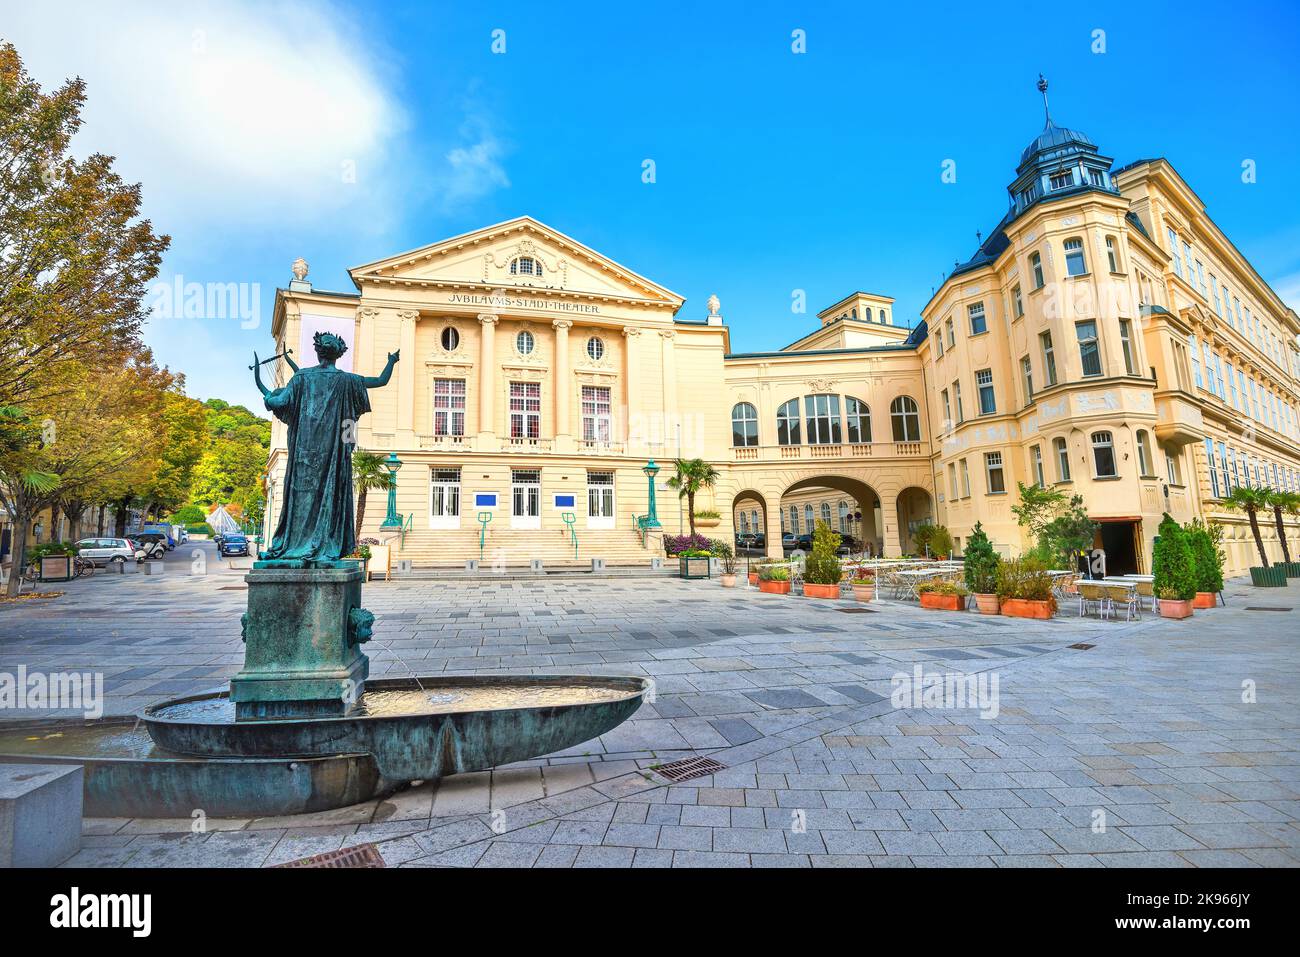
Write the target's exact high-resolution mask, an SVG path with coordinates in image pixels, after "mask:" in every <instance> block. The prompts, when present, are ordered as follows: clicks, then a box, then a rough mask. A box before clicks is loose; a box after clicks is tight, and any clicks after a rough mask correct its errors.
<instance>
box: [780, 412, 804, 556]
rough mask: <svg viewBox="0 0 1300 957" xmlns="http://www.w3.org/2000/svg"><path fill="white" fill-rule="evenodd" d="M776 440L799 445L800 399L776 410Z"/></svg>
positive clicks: (785, 443)
mask: <svg viewBox="0 0 1300 957" xmlns="http://www.w3.org/2000/svg"><path fill="white" fill-rule="evenodd" d="M776 440H777V442H779V443H780V444H781V445H798V444H799V400H798V399H791V400H790V401H789V402H786V403H785V404H783V405H782V406H781V408H779V409H777V410H776ZM796 534H798V533H796Z"/></svg>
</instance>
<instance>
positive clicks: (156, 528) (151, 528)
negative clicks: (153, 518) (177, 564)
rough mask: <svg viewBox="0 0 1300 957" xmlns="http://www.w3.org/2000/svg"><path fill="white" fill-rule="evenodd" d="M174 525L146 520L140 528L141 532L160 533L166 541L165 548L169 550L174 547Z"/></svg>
mask: <svg viewBox="0 0 1300 957" xmlns="http://www.w3.org/2000/svg"><path fill="white" fill-rule="evenodd" d="M176 527H177V526H175V525H164V524H162V523H161V522H148V523H146V524H145V525H144V526H143V527H142V528H141V530H140V531H141V533H142V534H143V533H146V532H148V533H151V534H153V533H156V534H159V535H161V536H162V537H163V538H164V540H166V542H167V550H168V551H171V550H172V549H173V548H175V547H176V533H175V529H176Z"/></svg>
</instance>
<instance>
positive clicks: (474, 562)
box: [465, 558, 478, 572]
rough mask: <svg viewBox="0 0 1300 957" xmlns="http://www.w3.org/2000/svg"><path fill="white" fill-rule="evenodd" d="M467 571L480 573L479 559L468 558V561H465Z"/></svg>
mask: <svg viewBox="0 0 1300 957" xmlns="http://www.w3.org/2000/svg"><path fill="white" fill-rule="evenodd" d="M465 571H467V572H476V571H478V559H477V558H468V559H466V560H465Z"/></svg>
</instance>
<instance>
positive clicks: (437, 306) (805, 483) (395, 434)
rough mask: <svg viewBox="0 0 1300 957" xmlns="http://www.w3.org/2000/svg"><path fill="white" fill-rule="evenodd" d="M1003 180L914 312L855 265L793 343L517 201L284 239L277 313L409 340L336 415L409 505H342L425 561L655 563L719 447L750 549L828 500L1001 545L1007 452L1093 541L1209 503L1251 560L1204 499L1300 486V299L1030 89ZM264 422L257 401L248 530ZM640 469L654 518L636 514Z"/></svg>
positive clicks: (365, 351)
mask: <svg viewBox="0 0 1300 957" xmlns="http://www.w3.org/2000/svg"><path fill="white" fill-rule="evenodd" d="M1009 193H1010V205H1009V209H1008V211H1007V212H1006V215H1005V216H1003V218H1002V220H1001V221H1000V222H999V223H998V224H997V226H996V227H995V228H994V229H993V230H992V232H991V233H990V235H989V236H988V238H987V239H985V240H983V241H982V243H981V244H980V246H979V249H978V250H977V252H976V253H975V255H974V256H972V257H971V258H970V259H969V260H968V261H967V262H966V263H964V264H962V265H961V266H959V267H958V268H957V269H955V270H954V271H953V273H952V274H951V275H950V276H949V277H948V278H947V280H946V281H945V282H944V284H943V285H942V287H941V288H940V289H939V290H938V291H937V292H936V293H935V294H934V296H933V298H932V299H931V300H930V302H929V303H927V304H926V306H925V307H924V309H923V310H922V320H923V321H922V322H919V323H917V325H916V326H915V327H911V328H909V327H907V326H905V325H903V324H901V323H896V317H895V315H894V309H893V305H894V300H893V299H892V298H890V297H888V296H883V295H877V294H872V293H865V292H856V293H853V294H852V295H850V296H847V297H846V298H844V299H843V300H841V301H840V302H837V303H835V304H834V305H833V306H831V307H829V308H827V309H825V310H823V311H822V312H821V313H819V315H818V319H819V325H818V326H817V328H816V329H814V330H812V331H810V332H809V333H808V334H807V335H805V336H803V337H802V338H800V339H798V340H796V341H795V342H792V343H791V344H790V345H788V346H786V347H785V348H783V349H780V350H776V351H772V352H733V351H732V347H731V340H730V331H729V328H728V326H727V325H725V324H724V322H723V319H722V316H721V315H720V312H719V309H720V304H719V303H718V301H717V299H716V297H710V300H709V303H708V310H707V313H705V314H703V315H699V314H696V315H691V316H683V315H681V310H682V305H683V300H682V298H681V297H680V296H678V295H676V294H674V293H673V292H671V291H670V290H669V289H667V288H665V287H663V286H661V285H659V284H658V283H656V282H654V281H652V280H650V279H647V278H645V277H643V276H640V275H638V274H637V273H634V272H632V271H631V270H630V269H628V268H626V267H624V266H622V265H620V264H619V263H616V262H614V261H612V260H610V259H609V258H607V257H605V256H603V255H602V254H600V253H599V252H597V251H595V250H593V249H590V248H588V247H587V246H584V245H582V244H581V243H580V242H578V241H577V240H574V239H572V238H570V237H568V236H565V235H564V234H562V233H560V232H558V231H556V230H554V229H551V228H550V227H548V226H545V225H543V224H541V223H539V222H537V221H536V220H533V219H531V218H528V217H521V218H518V219H514V220H510V221H508V222H505V223H500V224H498V225H495V226H489V227H486V228H484V229H480V230H476V231H474V232H471V233H467V234H465V235H462V236H456V237H453V238H451V239H447V240H443V241H441V242H437V243H434V244H432V245H430V246H426V247H423V248H420V249H416V250H412V251H410V252H406V253H401V254H398V255H395V256H391V257H388V258H385V259H381V260H377V261H375V262H372V263H368V264H366V265H363V266H358V267H357V268H355V269H353V270H351V276H352V280H353V283H354V285H355V286H356V290H357V291H356V292H355V293H348V294H341V293H326V292H321V291H317V290H314V289H313V288H312V286H311V284H310V283H309V282H308V281H306V279H305V275H306V270H305V263H299V264H295V265H296V269H295V274H296V276H297V278H296V279H295V280H294V281H293V282H292V283H290V285H289V288H288V289H283V290H280V291H279V292H278V294H277V297H276V305H275V315H274V321H273V326H272V331H273V335H274V337H275V340H276V349H277V352H283V351H284V349H285V348H292V349H293V350H294V354H295V357H296V358H297V360H298V361H299V362H307V363H310V362H313V361H314V356H313V353H312V349H311V337H312V334H313V333H314V332H316V331H321V330H328V331H334V332H338V333H340V334H341V335H343V338H344V340H345V341H346V342H347V343H348V344H349V347H350V350H349V353H348V355H346V356H345V357H344V360H343V361H342V362H341V363H340V365H342V366H343V367H345V368H352V369H353V370H354V371H358V372H363V373H366V374H375V373H377V372H378V371H379V370H380V369H381V368H382V367H383V365H384V361H385V358H386V356H387V354H388V353H389V352H392V351H394V350H397V349H400V350H401V361H400V362H399V364H398V366H397V369H396V372H395V374H394V377H393V380H392V382H391V383H390V384H389V385H388V387H386V388H384V389H378V390H374V391H372V393H371V402H372V405H373V411H372V413H371V414H369V415H367V416H365V417H364V418H363V419H362V420H361V422H360V423H359V425H358V430H357V435H356V439H357V443H358V446H359V447H360V448H363V449H367V450H371V451H375V452H379V453H382V454H385V455H387V454H388V453H390V452H392V453H395V454H396V456H397V458H398V459H399V461H400V462H401V469H400V471H399V473H398V485H397V493H396V512H397V513H398V515H399V516H400V519H401V522H402V528H401V529H400V531H399V530H398V529H397V528H388V527H383V525H382V523H383V522H384V520H385V517H386V514H387V509H386V505H387V503H386V501H385V499H384V495H383V493H372V494H371V495H370V496H369V497H368V502H367V511H366V516H365V521H364V527H363V534H364V535H369V536H374V537H377V538H380V539H383V540H389V539H393V540H395V541H396V542H397V544H398V546H399V547H398V550H397V552H396V558H397V559H399V560H400V559H406V560H409V561H411V562H412V564H413V565H415V566H417V567H418V566H459V565H461V564H463V563H464V562H465V560H467V559H477V558H480V556H481V558H482V560H483V561H484V562H485V563H487V562H495V563H498V564H504V565H508V566H518V565H525V564H527V563H528V562H529V561H530V560H531V559H541V560H542V561H543V562H544V563H546V564H548V565H556V564H567V563H575V562H576V563H580V564H586V563H587V562H588V561H589V560H590V559H591V558H604V559H605V560H606V561H608V562H609V563H611V564H620V563H621V564H628V563H637V564H640V563H645V562H646V561H647V560H648V559H649V558H650V557H651V556H654V555H661V554H662V542H661V539H660V536H661V535H662V534H677V533H678V532H679V531H681V530H684V528H685V525H686V519H685V518H684V517H683V516H681V514H680V507H679V504H678V501H677V499H676V495H675V493H674V492H672V491H670V490H669V489H667V488H666V486H665V480H666V479H667V477H668V476H669V474H670V473H671V471H672V469H671V463H672V461H673V459H675V458H678V457H686V458H694V457H700V458H704V459H706V460H708V461H710V462H711V463H713V465H714V466H715V467H716V468H717V470H718V472H719V473H720V478H719V480H718V482H717V484H716V486H715V488H713V489H712V490H710V491H708V492H705V493H703V494H702V495H701V496H700V497H699V499H698V500H697V502H696V509H697V511H700V510H705V509H713V510H716V511H717V512H719V513H720V516H721V520H720V522H719V523H718V524H717V526H716V527H708V528H703V529H701V531H702V532H703V533H704V534H709V535H713V536H716V537H722V538H726V539H730V538H731V536H732V535H734V534H736V533H743V534H754V533H761V534H762V535H763V536H764V539H765V541H764V545H765V547H766V549H767V551H768V552H769V553H770V554H777V555H779V554H781V551H782V546H781V542H782V536H783V534H787V535H793V536H798V535H801V534H808V533H809V532H810V531H811V529H810V527H809V525H808V523H809V520H810V519H811V520H813V521H815V520H816V519H819V518H829V519H830V524H831V525H832V526H833V527H836V528H838V529H840V530H842V531H844V532H845V533H846V534H850V535H852V536H853V537H854V538H855V539H857V540H858V541H860V542H862V543H864V544H865V545H866V546H867V547H868V548H870V549H871V550H873V551H878V552H882V553H883V554H886V555H891V554H894V555H896V554H900V553H905V552H910V551H913V550H914V542H913V539H912V532H913V531H914V530H915V528H916V527H917V526H918V525H919V524H921V523H923V522H938V523H942V524H944V525H946V526H948V528H949V530H950V531H951V533H952V534H953V536H954V538H955V539H956V541H957V545H958V549H959V550H960V547H961V543H962V541H964V540H965V538H966V537H967V536H969V534H970V531H971V528H972V527H973V525H974V524H975V522H976V521H979V522H982V524H983V527H984V528H985V530H986V531H988V533H989V534H990V537H991V538H992V539H993V540H994V542H995V544H996V545H997V547H998V548H999V549H1000V550H1001V551H1003V552H1004V553H1005V554H1016V553H1018V552H1019V551H1021V550H1022V549H1024V548H1025V547H1027V545H1028V542H1027V541H1026V539H1025V536H1024V533H1023V532H1022V530H1021V529H1020V528H1019V527H1018V526H1017V525H1016V522H1015V519H1014V516H1013V515H1012V513H1011V510H1010V506H1011V505H1012V504H1014V501H1015V498H1016V483H1017V482H1024V483H1026V484H1028V483H1034V482H1037V483H1041V484H1050V485H1054V486H1058V487H1060V488H1062V489H1063V490H1068V491H1069V492H1071V493H1072V494H1073V493H1078V494H1080V495H1082V496H1083V499H1084V501H1085V503H1086V505H1087V507H1088V510H1089V513H1090V514H1091V515H1092V516H1093V517H1094V518H1095V519H1097V520H1098V521H1099V522H1101V523H1102V531H1101V532H1100V533H1099V536H1098V541H1097V544H1098V545H1099V546H1101V547H1104V548H1105V549H1106V552H1107V556H1108V565H1109V568H1110V569H1111V570H1112V571H1119V570H1129V569H1142V568H1145V567H1146V565H1147V564H1148V563H1149V555H1150V548H1151V542H1152V538H1153V536H1154V533H1155V529H1156V525H1157V524H1158V522H1159V520H1160V517H1161V514H1162V513H1163V512H1165V511H1168V512H1170V513H1171V514H1172V515H1174V517H1176V518H1178V519H1179V520H1182V521H1186V520H1189V519H1191V518H1192V517H1195V516H1201V517H1204V518H1210V519H1214V520H1217V521H1221V522H1223V523H1224V524H1225V525H1227V526H1228V545H1227V550H1228V557H1229V565H1230V570H1231V571H1234V572H1239V571H1241V570H1243V569H1244V568H1245V567H1246V566H1247V565H1249V564H1252V563H1253V562H1254V561H1256V559H1255V558H1253V554H1254V550H1253V543H1252V542H1251V541H1250V536H1249V531H1248V529H1247V528H1246V527H1245V524H1244V522H1245V520H1244V517H1243V516H1240V515H1236V514H1233V513H1225V512H1223V511H1222V510H1221V509H1220V508H1218V507H1217V504H1216V499H1217V496H1219V495H1221V494H1226V491H1227V489H1229V488H1230V487H1231V486H1232V485H1233V484H1239V483H1245V482H1250V483H1252V484H1267V485H1272V486H1274V487H1279V488H1291V489H1296V488H1300V446H1298V444H1297V443H1298V439H1300V419H1298V418H1297V409H1298V408H1300V399H1298V396H1300V352H1298V351H1297V345H1296V341H1297V340H1296V337H1297V333H1300V320H1298V319H1297V316H1296V314H1295V312H1294V311H1293V310H1291V309H1289V308H1288V307H1287V306H1286V305H1285V304H1284V303H1283V302H1282V301H1281V300H1280V299H1279V298H1278V297H1277V295H1276V294H1275V293H1274V292H1273V291H1272V290H1271V289H1270V288H1269V287H1268V285H1267V284H1266V283H1265V282H1264V281H1263V280H1262V279H1261V278H1260V277H1259V276H1258V275H1257V274H1256V273H1255V271H1254V270H1253V269H1252V268H1251V266H1250V264H1249V263H1248V262H1247V261H1246V260H1245V259H1244V258H1243V257H1242V256H1241V254H1240V253H1239V252H1238V251H1237V250H1236V249H1235V247H1233V245H1232V244H1231V242H1230V241H1229V240H1228V239H1227V238H1226V237H1225V236H1224V235H1223V233H1222V232H1221V231H1220V230H1219V229H1218V227H1217V226H1215V224H1214V223H1213V221H1212V220H1211V219H1210V218H1209V216H1208V214H1207V213H1206V211H1205V209H1204V205H1203V204H1202V203H1201V202H1200V201H1199V199H1197V197H1196V195H1195V194H1194V193H1193V192H1192V191H1191V189H1190V188H1189V187H1188V186H1187V184H1185V183H1184V182H1183V181H1182V179H1181V178H1180V177H1179V176H1178V174H1177V173H1176V172H1175V171H1174V169H1173V168H1172V167H1171V166H1170V165H1169V163H1168V162H1166V161H1164V160H1160V159H1156V160H1144V161H1141V162H1138V163H1133V164H1130V165H1128V166H1125V167H1123V168H1121V169H1112V162H1111V160H1110V159H1109V158H1107V157H1105V156H1102V155H1101V154H1100V153H1099V151H1098V150H1097V148H1096V147H1095V145H1094V144H1092V142H1091V141H1090V140H1088V138H1087V137H1086V136H1084V135H1083V134H1081V133H1077V132H1074V131H1071V130H1067V129H1063V128H1061V127H1058V126H1056V125H1055V124H1054V123H1052V122H1051V121H1050V119H1049V120H1048V123H1047V126H1046V128H1045V129H1044V130H1043V132H1042V133H1041V134H1040V135H1039V136H1038V137H1036V138H1035V139H1034V140H1033V142H1031V143H1030V145H1029V147H1028V148H1026V150H1025V151H1024V153H1023V155H1022V157H1021V162H1020V165H1019V167H1018V168H1017V176H1016V179H1015V180H1014V181H1013V183H1012V184H1011V186H1010V187H1009ZM284 374H285V370H283V369H280V370H279V371H278V372H277V375H278V376H279V377H280V379H279V381H281V382H282V381H283V375H284ZM284 445H285V429H284V427H283V425H282V424H281V423H279V422H275V423H274V424H273V428H272V442H271V456H270V463H269V475H270V479H271V481H270V482H269V486H270V488H271V497H270V500H269V502H268V509H267V516H268V518H267V522H268V531H269V529H270V528H273V527H274V522H275V519H276V517H277V513H278V501H277V497H278V494H279V490H280V483H281V482H282V479H283V473H284V455H285V449H284ZM651 459H653V460H654V461H655V462H656V463H657V464H658V465H659V466H660V469H661V470H660V471H659V472H658V474H657V476H655V477H654V478H653V479H652V478H649V477H647V474H646V471H645V466H646V465H647V462H648V461H649V460H651ZM652 482H653V485H654V488H655V495H656V499H657V515H658V519H659V521H660V523H661V527H660V528H658V529H656V528H653V527H651V528H649V529H646V528H644V527H642V526H644V525H645V521H644V519H645V517H646V516H647V513H648V512H649V498H650V485H651V483H652ZM1264 518H1265V519H1268V521H1265V522H1263V525H1264V527H1263V532H1264V535H1265V538H1266V540H1267V541H1268V543H1269V545H1268V547H1269V548H1270V549H1271V554H1272V555H1275V556H1280V548H1279V547H1278V545H1277V543H1276V534H1275V533H1274V531H1273V529H1272V523H1271V516H1264ZM1290 527H1291V535H1292V536H1293V537H1294V538H1295V539H1296V540H1297V541H1300V534H1298V533H1300V528H1298V527H1297V526H1296V524H1295V523H1294V522H1292V524H1291V526H1290Z"/></svg>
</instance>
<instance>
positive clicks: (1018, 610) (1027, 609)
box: [1001, 598, 1052, 620]
mask: <svg viewBox="0 0 1300 957" xmlns="http://www.w3.org/2000/svg"><path fill="white" fill-rule="evenodd" d="M1001 612H1002V614H1004V615H1007V616H1008V617H1010V618H1037V619H1039V620H1046V619H1048V618H1051V617H1052V603H1051V602H1050V601H1030V600H1029V599H1028V598H1008V599H1006V600H1005V601H1003V602H1002V603H1001Z"/></svg>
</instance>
